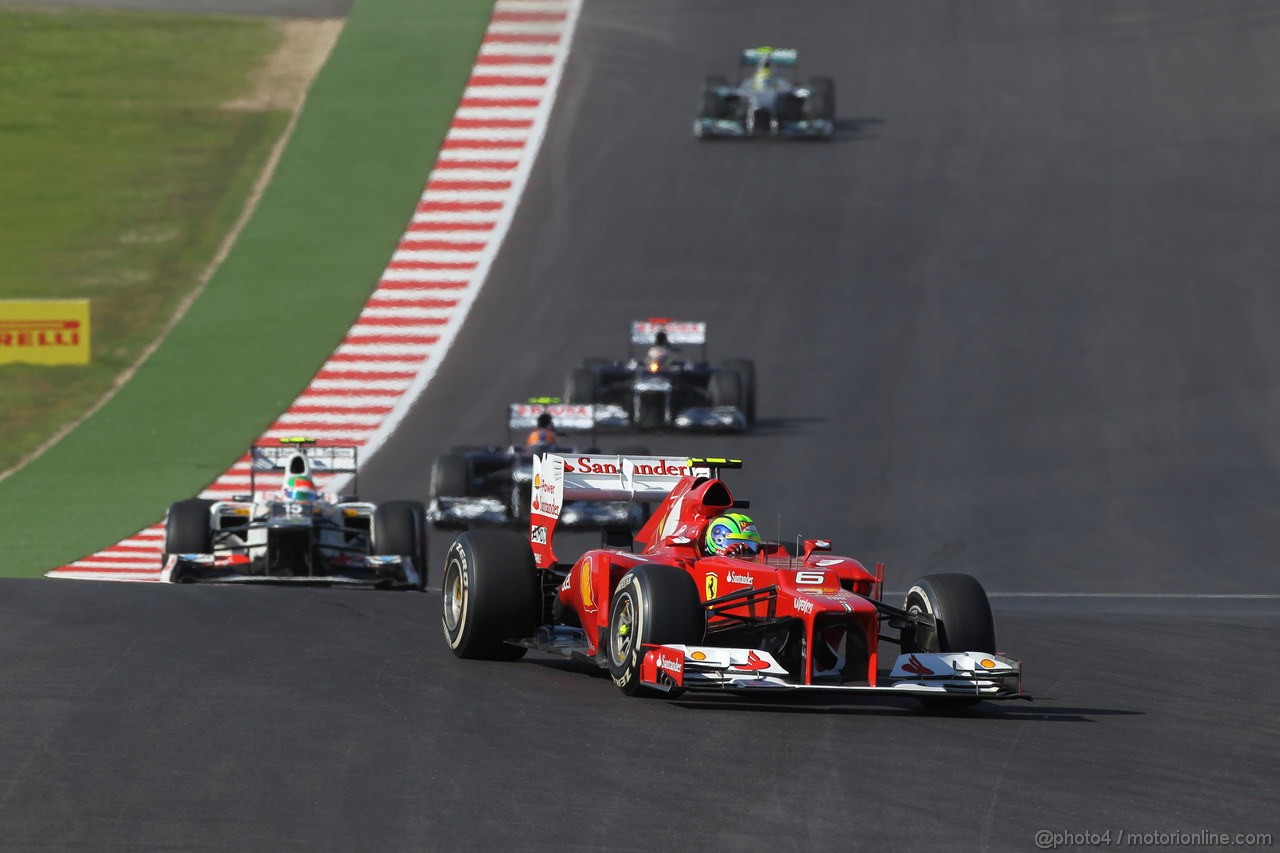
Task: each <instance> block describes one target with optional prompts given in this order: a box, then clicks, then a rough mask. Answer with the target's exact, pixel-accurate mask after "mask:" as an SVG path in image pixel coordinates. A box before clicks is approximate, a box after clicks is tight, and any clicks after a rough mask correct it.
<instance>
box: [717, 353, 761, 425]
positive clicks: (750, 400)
mask: <svg viewBox="0 0 1280 853" xmlns="http://www.w3.org/2000/svg"><path fill="white" fill-rule="evenodd" d="M724 366H725V369H726V370H736V371H738V373H739V375H741V376H742V393H743V396H744V397H745V398H746V408H745V409H744V410H743V411H744V412H745V413H746V415H747V423H749V424H754V423H755V422H756V363H755V362H754V361H752V360H751V359H749V358H731V359H728V360H727V361H725V363H724Z"/></svg>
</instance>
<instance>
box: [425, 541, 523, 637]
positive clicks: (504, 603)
mask: <svg viewBox="0 0 1280 853" xmlns="http://www.w3.org/2000/svg"><path fill="white" fill-rule="evenodd" d="M440 586H441V599H442V604H443V607H442V613H441V623H442V625H443V626H444V636H445V639H446V640H447V641H448V642H449V648H450V649H451V650H452V651H453V653H454V654H455V655H457V656H458V657H460V658H476V659H481V660H519V659H520V658H522V657H524V654H525V651H526V649H525V648H524V647H523V646H514V645H511V644H510V643H508V642H507V641H508V640H523V639H526V638H528V637H530V636H532V635H533V632H534V631H535V630H536V629H537V627H538V621H539V619H540V617H541V613H542V601H541V597H540V593H539V584H538V569H537V567H536V566H535V565H534V562H533V551H531V550H530V548H529V541H528V539H526V538H525V537H524V536H521V535H520V534H518V533H512V532H511V531H507V530H469V531H467V532H466V533H463V534H461V535H459V536H458V538H456V539H454V540H453V544H452V545H450V546H449V552H448V554H447V555H446V556H445V564H444V575H443V576H442V578H441V581H440Z"/></svg>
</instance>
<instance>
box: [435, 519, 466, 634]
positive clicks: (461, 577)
mask: <svg viewBox="0 0 1280 853" xmlns="http://www.w3.org/2000/svg"><path fill="white" fill-rule="evenodd" d="M469 567H470V563H469V562H468V561H467V550H466V549H465V548H463V547H462V543H461V542H456V541H455V542H454V543H453V544H452V545H450V546H449V556H448V559H446V561H445V565H444V577H443V579H442V587H441V590H440V591H441V596H442V599H443V605H442V607H441V615H440V624H441V625H442V626H443V627H444V636H445V639H446V640H448V641H449V648H452V649H456V648H458V646H460V645H461V644H462V638H463V636H464V635H465V634H466V630H467V616H468V613H469V611H470V610H471V578H470V573H469V571H468V569H469ZM455 571H456V577H457V581H456V583H457V584H458V586H459V587H460V588H461V589H460V592H459V596H460V598H461V607H459V608H458V624H457V625H455V626H454V627H453V629H452V630H450V628H449V619H448V612H449V604H450V602H449V596H450V594H451V587H452V586H453V584H454V583H455V580H454V577H455V574H454V573H455Z"/></svg>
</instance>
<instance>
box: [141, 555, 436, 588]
mask: <svg viewBox="0 0 1280 853" xmlns="http://www.w3.org/2000/svg"><path fill="white" fill-rule="evenodd" d="M420 571H421V569H420V567H419V566H417V565H415V564H414V560H413V558H412V557H398V556H391V555H372V554H370V555H347V556H343V557H342V558H341V561H340V562H327V563H326V564H325V566H324V568H323V569H322V570H321V571H320V572H318V573H316V574H312V575H281V574H268V573H266V572H263V571H254V564H253V561H252V560H247V559H239V555H234V556H219V555H216V554H171V555H170V556H169V558H168V559H167V560H166V561H165V564H164V568H162V569H161V570H160V581H161V583H235V584H302V585H306V584H313V585H314V584H326V585H340V586H379V587H408V588H415V589H416V588H420V587H421V586H422V576H421V574H419V572H420Z"/></svg>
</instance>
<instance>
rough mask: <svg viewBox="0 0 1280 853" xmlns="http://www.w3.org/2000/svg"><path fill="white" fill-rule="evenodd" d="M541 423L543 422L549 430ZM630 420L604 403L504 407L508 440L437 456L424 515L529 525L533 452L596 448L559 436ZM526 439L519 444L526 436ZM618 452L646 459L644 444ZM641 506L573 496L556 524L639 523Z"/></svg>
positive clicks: (537, 401)
mask: <svg viewBox="0 0 1280 853" xmlns="http://www.w3.org/2000/svg"><path fill="white" fill-rule="evenodd" d="M540 423H546V424H548V425H549V426H548V428H547V432H546V434H541V433H542V428H541V427H540V426H539V424H540ZM627 425H628V419H627V417H626V414H625V413H623V412H619V411H615V410H614V409H613V408H612V407H608V406H593V405H572V404H565V403H561V402H559V399H558V398H548V397H539V398H534V399H532V400H530V401H529V402H527V403H512V404H511V405H510V406H509V407H508V408H507V442H508V443H507V444H506V445H505V446H498V445H490V446H488V447H454V448H451V449H450V450H449V451H447V452H445V453H442V454H441V455H440V456H438V457H436V461H435V463H434V464H433V465H432V467H431V501H430V503H428V504H427V520H428V521H429V522H431V524H433V525H434V526H436V527H442V528H463V527H472V526H496V525H507V524H520V525H525V524H528V522H529V496H530V490H531V488H532V483H533V454H534V453H535V452H536V453H548V452H555V453H578V452H582V453H597V452H598V450H597V449H596V448H584V447H569V446H565V445H561V444H560V443H559V440H558V439H559V436H560V435H564V434H570V433H576V434H582V433H595V432H597V431H602V430H604V431H607V430H610V429H616V428H619V427H622V428H625V427H626V426H627ZM525 433H528V434H529V439H530V440H528V441H524V442H523V443H522V442H521V439H522V438H524V434H525ZM617 452H619V453H623V454H631V455H640V456H643V455H645V454H647V453H648V450H646V449H645V448H642V447H631V448H620V449H619V450H618V451H617ZM644 513H645V509H644V507H642V506H641V505H639V504H635V503H628V502H626V501H622V502H619V501H612V502H609V501H571V502H570V503H569V504H567V505H566V506H565V507H564V512H563V513H562V514H561V517H560V523H561V525H562V526H563V527H566V528H573V529H578V528H583V529H596V528H598V527H600V526H616V525H624V526H625V525H631V526H633V527H636V528H638V527H639V526H640V525H641V524H643V523H644V519H645V514H644Z"/></svg>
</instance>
